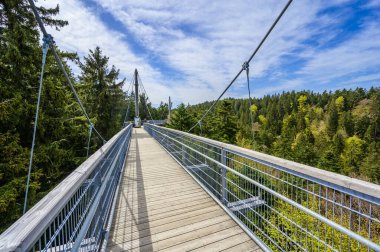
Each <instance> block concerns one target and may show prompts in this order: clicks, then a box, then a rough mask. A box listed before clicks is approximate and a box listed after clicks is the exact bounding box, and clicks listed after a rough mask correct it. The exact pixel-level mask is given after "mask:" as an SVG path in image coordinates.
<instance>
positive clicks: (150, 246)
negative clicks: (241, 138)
mask: <svg viewBox="0 0 380 252" xmlns="http://www.w3.org/2000/svg"><path fill="white" fill-rule="evenodd" d="M29 2H30V5H31V7H32V10H33V12H34V14H35V16H36V19H37V21H38V23H39V25H40V28H41V31H42V33H43V34H44V46H43V50H44V54H43V55H44V56H43V57H46V53H47V50H48V48H50V49H51V51H52V52H53V54H54V56H55V58H56V60H57V62H58V65H59V66H60V67H61V69H62V71H63V73H64V75H65V77H66V78H67V81H68V84H69V86H70V87H71V89H72V91H73V93H74V96H75V98H76V99H77V101H78V103H79V105H80V107H81V109H82V111H83V113H84V114H85V116H86V118H87V120H88V122H89V125H90V134H91V132H92V130H94V132H95V133H96V134H98V135H99V136H100V137H101V134H100V132H98V131H97V130H96V127H95V125H93V124H92V123H91V121H90V119H89V117H88V116H87V113H86V111H85V109H84V107H83V105H82V103H81V101H80V98H79V96H78V95H77V93H76V90H75V88H74V86H73V85H72V83H71V80H70V78H69V77H68V76H67V73H66V72H65V69H64V67H63V65H62V62H61V60H60V58H59V56H58V54H57V53H56V51H55V45H54V42H53V40H52V37H51V36H50V35H48V34H47V33H46V30H45V28H44V27H43V24H42V21H41V19H40V17H39V15H38V12H37V11H36V8H35V6H34V2H33V0H30V1H29ZM291 2H292V1H289V2H288V3H287V5H286V6H285V7H284V9H283V10H282V12H281V13H280V15H279V16H278V17H277V19H276V20H275V22H274V23H273V25H272V26H271V28H270V29H269V31H268V33H267V34H266V35H265V36H264V38H263V40H262V41H261V43H260V44H259V45H258V47H257V48H256V50H255V51H254V53H253V54H252V55H251V57H250V58H249V60H247V61H246V62H245V63H244V64H243V66H242V69H241V70H240V71H239V73H238V74H237V75H236V76H235V77H234V78H233V80H232V81H231V82H230V83H229V84H228V86H227V88H226V89H225V90H224V92H223V93H222V94H221V95H220V96H219V98H218V99H217V100H216V101H215V102H214V103H213V104H212V105H211V106H210V108H209V109H208V110H207V111H206V112H205V114H204V115H203V116H202V117H201V118H200V120H199V121H198V122H197V124H195V125H194V126H193V127H192V128H191V129H190V130H189V132H182V131H178V130H174V129H169V128H165V127H163V126H160V125H162V124H165V121H155V120H153V118H151V119H152V120H151V121H149V122H146V123H145V124H143V125H141V124H142V122H141V120H140V118H139V111H138V90H139V77H138V72H137V70H136V71H135V75H134V77H135V78H134V80H135V82H134V86H135V97H136V98H135V102H136V105H135V109H136V111H135V115H136V118H135V120H134V122H133V125H132V124H128V123H126V124H125V125H124V128H123V129H122V130H121V131H120V132H118V133H117V134H116V135H115V136H113V137H112V138H111V139H109V140H108V141H105V140H104V139H103V138H102V137H101V138H102V139H103V140H104V145H103V146H102V147H101V148H100V149H99V150H97V151H96V152H95V153H94V154H92V155H91V156H89V157H88V159H87V160H86V161H85V162H83V163H82V164H81V165H80V166H79V167H78V168H77V169H75V170H74V171H73V172H72V173H71V174H70V175H69V176H68V177H67V178H66V179H64V180H63V181H62V182H61V183H60V184H59V185H58V186H56V187H55V188H54V189H53V190H51V191H50V192H49V193H48V194H47V195H46V196H45V197H44V198H43V199H42V200H41V201H39V202H38V203H37V204H36V205H35V206H33V207H32V208H31V209H29V210H28V211H26V210H27V209H26V204H25V207H24V211H25V213H24V215H23V216H22V217H21V218H20V219H19V220H17V221H16V222H15V223H14V224H13V225H12V226H11V227H9V228H8V229H7V230H6V231H5V232H4V233H3V234H1V236H0V251H158V250H163V251H193V250H195V251H380V186H379V185H376V184H372V183H369V182H365V181H361V180H358V179H354V178H350V177H347V176H343V175H339V174H336V173H332V172H328V171H324V170H320V169H317V168H314V167H310V166H306V165H303V164H299V163H296V162H292V161H289V160H284V159H281V158H277V157H273V156H270V155H266V154H263V153H259V152H255V151H252V150H248V149H244V148H240V147H237V146H234V145H230V144H226V143H222V142H218V141H215V140H210V139H207V138H204V137H200V136H197V135H193V134H191V133H190V132H191V130H192V129H193V128H194V127H196V126H197V125H199V126H201V122H202V120H203V119H204V118H205V117H206V115H207V114H208V113H209V112H210V111H211V110H212V108H213V107H214V106H215V104H216V103H217V102H218V100H219V99H220V98H221V97H222V96H223V94H224V93H225V92H226V91H227V90H228V88H229V87H230V86H231V85H232V84H233V83H234V81H235V80H236V79H237V77H238V76H240V74H242V73H243V72H244V71H245V72H246V74H247V82H248V90H249V93H250V89H249V63H250V61H251V60H252V59H253V57H254V56H255V54H256V53H257V51H258V50H259V49H260V47H261V45H262V44H263V43H264V41H265V39H266V38H267V37H268V35H269V34H270V32H271V31H272V30H273V28H274V26H275V25H276V23H277V22H278V21H279V20H280V18H281V16H282V15H283V14H284V13H285V11H286V9H287V8H288V7H289V5H290V3H291ZM43 64H44V60H43ZM42 80H43V68H42V71H41V78H40V88H41V85H42ZM142 90H144V92H145V94H146V91H145V89H144V88H143V87H142ZM249 95H250V94H249ZM38 104H39V99H38ZM38 104H37V111H36V112H37V113H36V120H35V128H34V133H35V132H36V127H37V126H36V125H37V119H38V109H39V106H38ZM128 111H129V108H128ZM127 113H128V112H127ZM149 113H150V112H149ZM133 126H134V127H133ZM33 146H34V137H33V145H32V150H31V158H30V165H29V176H28V181H27V187H26V188H27V190H26V197H25V202H26V200H27V192H28V184H29V178H30V169H31V167H32V166H31V164H32V161H33Z"/></svg>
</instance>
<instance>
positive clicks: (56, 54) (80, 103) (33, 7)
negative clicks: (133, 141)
mask: <svg viewBox="0 0 380 252" xmlns="http://www.w3.org/2000/svg"><path fill="white" fill-rule="evenodd" d="M28 2H29V4H30V7H31V8H32V11H33V13H34V16H35V17H36V20H37V23H38V25H39V27H40V29H41V31H42V34H43V35H44V37H48V36H50V37H51V35H49V34H48V33H47V32H46V29H45V26H44V24H43V23H42V20H41V17H40V15H39V14H38V11H37V8H36V6H35V4H34V2H33V0H28ZM49 46H50V49H51V51H52V52H53V55H54V58H55V60H56V61H57V63H58V66H59V68H60V69H61V70H62V72H63V75H64V76H65V78H66V81H67V83H68V84H69V86H70V88H71V91H72V92H73V94H74V97H75V99H76V101H77V102H78V104H79V106H80V108H81V110H82V112H83V114H84V115H85V116H86V118H87V121H88V123H89V124H92V123H91V120H90V117H89V116H88V114H87V112H86V109H85V108H84V106H83V104H82V101H81V100H80V98H79V95H78V93H77V91H76V90H75V87H74V85H73V83H72V81H71V79H70V77H69V75H68V74H67V72H66V69H65V67H64V66H63V63H62V61H61V58H60V57H59V56H58V53H57V51H56V49H55V45H54V41H53V40H50V41H49ZM93 130H94V131H95V133H96V134H97V135H98V136H99V137H100V138H101V139H102V140H103V142H106V140H105V139H104V138H103V136H102V135H101V134H100V133H99V131H98V130H97V129H96V128H95V126H93Z"/></svg>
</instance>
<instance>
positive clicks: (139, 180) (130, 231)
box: [107, 132, 153, 251]
mask: <svg viewBox="0 0 380 252" xmlns="http://www.w3.org/2000/svg"><path fill="white" fill-rule="evenodd" d="M145 137H146V136H144V135H143V134H137V133H136V132H134V134H133V138H132V141H134V146H133V144H131V148H130V150H129V155H128V161H127V162H128V165H127V164H126V165H127V166H126V167H125V169H126V170H125V172H124V174H123V179H126V180H127V181H125V182H124V183H125V184H124V186H123V188H121V190H120V191H119V195H118V203H117V205H120V203H121V202H123V201H124V203H125V205H124V208H125V209H122V212H123V213H121V215H122V214H124V215H125V216H124V217H125V218H126V219H125V220H123V223H118V222H119V221H118V220H116V221H114V224H113V225H114V227H115V226H116V225H121V226H119V228H122V229H123V231H122V234H120V235H118V236H116V237H112V238H111V239H112V242H111V244H112V245H111V244H110V245H111V246H110V247H108V248H107V251H129V250H133V249H135V248H136V247H144V251H153V245H152V240H151V230H150V225H149V213H148V206H147V199H146V195H145V185H144V176H143V171H142V164H141V157H140V149H139V140H141V139H143V138H145ZM127 169H128V170H127ZM127 215H130V216H127ZM119 218H120V217H119ZM127 219H128V220H127ZM127 226H128V227H127Z"/></svg>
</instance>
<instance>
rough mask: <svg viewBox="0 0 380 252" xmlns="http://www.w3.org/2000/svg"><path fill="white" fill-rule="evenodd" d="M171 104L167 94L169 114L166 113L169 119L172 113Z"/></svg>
mask: <svg viewBox="0 0 380 252" xmlns="http://www.w3.org/2000/svg"><path fill="white" fill-rule="evenodd" d="M172 105H173V103H172V100H171V98H170V96H169V104H168V109H169V115H168V119H170V115H171V113H172Z"/></svg>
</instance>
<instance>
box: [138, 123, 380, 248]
mask: <svg viewBox="0 0 380 252" xmlns="http://www.w3.org/2000/svg"><path fill="white" fill-rule="evenodd" d="M144 128H146V130H147V131H148V132H149V133H150V134H151V135H152V136H153V137H154V138H155V139H156V140H157V141H158V142H159V143H160V144H161V145H162V146H163V147H164V148H165V149H166V150H167V151H168V152H169V154H171V155H172V156H173V157H174V158H175V159H176V160H177V161H178V162H179V163H180V164H181V165H182V166H183V167H184V168H185V169H186V170H187V171H188V172H189V173H190V174H191V175H192V176H193V177H194V178H195V179H196V180H197V181H198V183H200V184H201V185H202V186H203V187H205V188H206V189H207V190H208V192H209V193H211V194H213V196H214V198H215V197H216V198H217V199H218V200H219V204H222V205H223V206H224V208H226V209H228V211H229V212H230V213H231V214H234V215H235V216H236V217H238V218H239V219H241V221H242V222H243V223H244V225H246V226H247V228H249V229H250V230H251V232H252V233H253V234H254V235H256V236H257V237H258V238H259V239H261V241H262V242H264V244H266V245H267V246H268V247H270V248H272V249H275V250H278V251H287V250H289V249H290V250H292V249H293V250H294V249H295V250H304V251H307V250H310V249H313V250H314V249H316V248H317V247H318V250H319V249H322V250H323V249H324V250H326V249H327V250H332V251H348V250H353V251H356V250H360V251H361V250H362V249H364V250H366V251H367V249H368V250H373V251H380V245H379V244H378V242H379V236H380V234H378V232H377V231H376V230H378V228H379V227H380V216H379V215H380V204H379V202H380V194H376V192H378V191H379V189H380V186H379V185H375V184H372V183H368V182H364V181H360V180H357V179H352V178H348V177H346V176H343V175H338V174H334V173H331V172H328V173H326V172H325V171H321V170H319V169H317V168H314V167H310V166H306V165H302V164H299V163H296V162H291V161H287V160H284V159H281V158H276V157H272V156H269V155H265V154H262V153H258V152H255V151H250V150H246V149H243V148H240V147H236V146H233V145H230V144H225V143H221V142H217V141H214V140H210V139H207V138H203V137H199V136H195V135H192V134H188V133H185V132H181V131H178V130H173V129H168V128H163V127H158V126H156V125H149V124H146V125H145V127H144ZM301 168H303V169H301ZM316 175H317V176H318V177H313V176H316ZM325 176H326V177H327V178H328V180H325ZM333 178H335V180H334V181H332V179H333ZM347 181H349V182H350V183H347ZM334 182H336V183H334ZM354 189H357V190H359V191H355V190H354ZM251 237H252V236H251Z"/></svg>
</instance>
